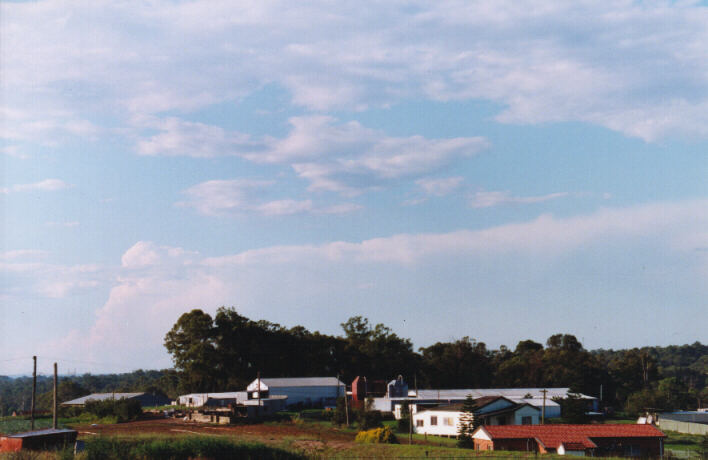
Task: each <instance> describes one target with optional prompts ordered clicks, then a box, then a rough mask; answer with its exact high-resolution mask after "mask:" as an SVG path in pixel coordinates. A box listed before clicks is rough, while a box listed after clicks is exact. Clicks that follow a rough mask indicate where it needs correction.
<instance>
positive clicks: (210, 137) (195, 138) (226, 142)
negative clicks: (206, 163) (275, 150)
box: [137, 117, 252, 158]
mask: <svg viewBox="0 0 708 460" xmlns="http://www.w3.org/2000/svg"><path fill="white" fill-rule="evenodd" d="M153 124H154V128H155V129H158V130H159V132H158V133H157V134H154V135H152V136H150V137H149V138H148V139H143V140H140V141H139V142H138V145H137V150H138V153H140V154H141V155H165V156H191V157H201V158H209V157H215V156H221V155H234V154H237V153H239V152H243V151H244V149H247V148H248V149H250V148H252V144H251V143H250V142H249V139H248V136H247V135H245V134H240V133H233V132H227V131H225V130H224V129H222V128H220V127H218V126H210V125H206V124H204V123H194V122H188V121H184V120H180V119H179V118H176V117H170V118H166V119H164V120H159V121H156V122H153Z"/></svg>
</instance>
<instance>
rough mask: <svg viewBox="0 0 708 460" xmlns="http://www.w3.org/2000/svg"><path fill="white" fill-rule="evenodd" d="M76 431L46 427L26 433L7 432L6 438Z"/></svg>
mask: <svg viewBox="0 0 708 460" xmlns="http://www.w3.org/2000/svg"><path fill="white" fill-rule="evenodd" d="M63 433H76V431H75V430H69V429H65V428H56V429H55V428H45V429H43V430H35V431H25V432H24V433H15V434H6V435H3V437H5V438H33V437H35V436H47V435H50V434H63Z"/></svg>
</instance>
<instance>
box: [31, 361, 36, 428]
mask: <svg viewBox="0 0 708 460" xmlns="http://www.w3.org/2000/svg"><path fill="white" fill-rule="evenodd" d="M32 361H33V362H34V367H33V370H32V405H31V406H30V431H34V400H35V397H36V396H37V357H36V356H32Z"/></svg>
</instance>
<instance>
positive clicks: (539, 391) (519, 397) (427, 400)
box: [374, 388, 597, 418]
mask: <svg viewBox="0 0 708 460" xmlns="http://www.w3.org/2000/svg"><path fill="white" fill-rule="evenodd" d="M545 390H546V396H545V398H544V395H543V391H544V388H489V389H486V388H485V389H474V388H471V389H457V390H418V392H417V393H416V392H415V391H409V393H408V396H407V397H405V396H401V397H390V396H389V395H386V396H384V397H381V398H374V409H376V410H380V411H381V412H392V413H393V414H394V416H396V418H400V415H399V414H400V408H401V406H402V405H403V403H404V401H406V400H407V401H408V402H409V405H410V408H411V413H416V412H417V411H419V410H423V409H425V408H431V407H435V406H439V405H441V404H454V403H460V402H463V401H464V400H465V398H467V395H472V397H473V398H475V399H477V398H482V397H485V396H503V397H504V398H506V399H509V400H511V401H513V402H515V403H517V404H529V405H531V406H534V407H537V408H539V409H541V411H542V412H545V417H546V418H557V417H560V416H561V408H560V405H559V404H558V403H557V402H555V401H553V399H555V398H567V397H568V394H570V393H572V392H571V391H570V389H569V388H545ZM578 396H580V397H581V398H583V399H587V400H588V403H589V404H592V405H593V408H594V409H596V406H597V398H595V397H592V396H587V395H583V394H581V395H578Z"/></svg>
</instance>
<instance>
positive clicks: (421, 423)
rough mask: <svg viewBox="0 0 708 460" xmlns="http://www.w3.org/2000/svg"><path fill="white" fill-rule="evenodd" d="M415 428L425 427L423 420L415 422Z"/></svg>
mask: <svg viewBox="0 0 708 460" xmlns="http://www.w3.org/2000/svg"><path fill="white" fill-rule="evenodd" d="M415 426H423V419H422V418H419V419H418V420H416V421H415Z"/></svg>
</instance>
